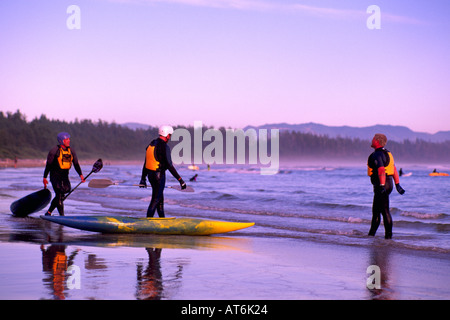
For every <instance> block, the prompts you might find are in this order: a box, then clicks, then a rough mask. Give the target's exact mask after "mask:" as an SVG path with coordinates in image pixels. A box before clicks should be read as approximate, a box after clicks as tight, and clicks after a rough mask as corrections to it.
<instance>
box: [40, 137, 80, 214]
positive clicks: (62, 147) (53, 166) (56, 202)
mask: <svg viewBox="0 0 450 320" xmlns="http://www.w3.org/2000/svg"><path fill="white" fill-rule="evenodd" d="M56 138H57V140H58V143H59V144H58V145H57V146H55V147H53V148H52V149H51V150H50V152H49V153H48V156H47V163H46V165H45V170H44V180H43V182H44V188H47V184H48V180H47V176H48V174H49V173H50V182H51V183H52V187H53V191H54V192H55V197H54V198H53V200H52V202H51V203H50V208H49V209H48V211H47V213H46V214H45V215H46V216H50V215H51V214H52V212H53V210H55V208H57V209H58V212H59V215H61V216H63V215H64V204H63V199H64V194H66V193H68V192H69V191H70V189H71V186H70V181H69V170H70V168H71V167H72V164H73V166H74V168H75V171H76V172H77V173H78V175H79V176H80V179H81V181H82V182H84V181H85V179H84V177H83V173H82V171H81V167H80V164H79V163H78V157H77V154H76V153H75V150H73V149H72V148H71V147H70V135H69V134H68V133H67V132H60V133H59V134H58V136H57V137H56Z"/></svg>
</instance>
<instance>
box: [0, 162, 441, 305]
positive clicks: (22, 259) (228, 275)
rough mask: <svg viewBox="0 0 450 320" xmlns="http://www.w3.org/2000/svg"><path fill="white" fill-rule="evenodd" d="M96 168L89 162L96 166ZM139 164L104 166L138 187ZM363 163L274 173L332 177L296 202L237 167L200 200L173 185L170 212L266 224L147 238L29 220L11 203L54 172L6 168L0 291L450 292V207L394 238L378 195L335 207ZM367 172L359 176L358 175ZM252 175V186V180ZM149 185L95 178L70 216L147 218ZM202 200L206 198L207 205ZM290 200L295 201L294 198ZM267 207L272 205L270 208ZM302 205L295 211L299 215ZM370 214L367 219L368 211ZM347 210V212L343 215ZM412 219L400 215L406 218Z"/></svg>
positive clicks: (250, 295)
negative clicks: (374, 221) (374, 220)
mask: <svg viewBox="0 0 450 320" xmlns="http://www.w3.org/2000/svg"><path fill="white" fill-rule="evenodd" d="M89 167H90V165H86V166H85V169H86V170H88V169H89ZM139 169H140V167H139V166H136V167H134V166H118V167H115V166H110V167H105V168H104V169H103V170H104V171H102V174H103V175H104V176H106V177H114V176H117V175H118V174H119V173H120V175H127V176H129V177H130V179H129V181H123V183H124V184H132V183H133V181H135V180H136V179H137V178H136V177H138V176H139ZM353 172H359V171H348V170H342V173H340V171H339V170H320V171H310V170H308V171H298V172H295V173H286V175H285V176H284V177H283V180H280V178H279V177H277V176H275V177H273V179H277V180H276V181H285V182H284V183H285V185H286V186H290V187H291V186H292V182H291V180H289V179H294V180H295V181H298V178H297V176H294V174H295V175H298V176H299V177H301V178H302V180H305V179H309V181H315V182H316V184H319V183H321V184H320V185H318V189H319V192H317V193H314V192H313V191H314V190H313V191H311V190H309V189H305V190H307V191H298V192H297V193H293V194H289V195H287V197H286V199H285V200H284V205H285V207H279V206H278V207H277V206H276V205H278V202H275V200H272V198H273V199H275V197H274V196H273V195H272V191H270V192H269V191H264V190H263V189H261V190H256V191H253V190H251V184H253V183H254V181H253V180H257V179H263V178H264V179H268V178H267V177H261V176H259V175H254V174H252V175H249V174H248V173H246V172H241V171H237V172H236V171H234V170H233V171H225V172H222V171H208V172H201V175H200V180H199V182H198V183H197V184H195V188H196V193H194V194H191V195H189V198H186V195H185V194H183V193H176V192H175V191H172V193H169V192H168V193H167V195H168V196H167V200H166V201H167V203H166V211H167V214H168V216H175V217H186V216H193V217H199V218H205V219H206V218H210V219H217V220H225V221H254V222H256V224H255V226H253V227H251V228H248V229H243V230H240V231H236V232H231V233H227V234H221V235H216V236H156V235H147V236H145V235H104V234H98V233H93V232H87V231H80V230H76V229H71V228H68V227H63V226H60V225H56V224H53V223H51V222H47V221H44V220H42V219H40V218H39V215H40V214H43V211H42V212H39V213H34V214H32V215H31V216H29V217H27V218H17V217H13V216H12V215H11V212H10V211H9V206H10V204H11V203H12V202H13V201H14V200H16V199H18V198H21V197H23V196H25V195H27V194H29V193H30V192H32V191H36V190H38V189H39V188H41V183H42V182H41V176H42V169H41V168H29V169H4V170H2V171H0V174H1V176H0V178H2V179H1V184H2V187H1V188H0V256H1V259H0V278H1V281H0V299H2V300H25V299H27V300H137V299H138V300H141V299H152V300H171V301H185V302H189V301H205V300H212V301H231V300H232V301H239V300H247V301H248V300H252V301H273V300H274V301H283V300H287V301H297V300H372V299H377V300H378V299H379V300H416V299H418V300H448V299H450V277H449V275H448V270H450V256H449V255H448V249H447V245H446V244H447V243H448V240H446V239H448V228H447V224H446V219H447V216H446V214H444V213H442V214H441V213H439V214H434V213H427V214H422V213H417V212H416V213H414V217H411V214H409V211H405V212H406V213H408V214H407V215H406V217H405V218H404V219H405V221H404V222H402V223H403V224H404V225H405V226H404V227H403V228H402V226H401V224H397V226H396V227H395V229H394V239H392V240H385V239H384V234H383V230H382V227H380V230H379V233H378V234H377V236H376V237H374V238H372V237H368V236H366V232H367V230H368V226H369V223H370V220H367V219H366V218H364V217H365V216H364V215H366V213H365V211H369V214H370V193H368V197H367V198H368V201H367V202H368V205H367V206H366V207H363V206H362V205H351V206H350V205H346V206H342V207H340V206H338V205H333V206H331V205H330V202H331V201H336V202H337V201H338V200H334V199H331V198H330V197H331V196H332V192H336V191H335V188H334V187H333V186H332V185H331V184H330V183H329V182H327V181H335V180H342V179H343V178H340V177H341V176H342V177H348V176H351V175H352V173H353ZM182 173H183V174H184V175H187V173H186V172H183V171H182ZM419 173H420V172H417V175H419ZM415 174H416V173H415ZM208 175H209V176H208ZM30 177H31V178H30ZM96 177H101V175H100V174H99V175H98V176H96ZM242 177H244V178H245V179H243V178H242ZM248 177H251V179H253V180H249V178H248ZM316 177H320V179H318V178H316ZM325 179H329V180H325ZM421 179H427V177H426V176H425V175H424V178H421ZM209 180H211V181H213V183H212V182H211V183H210V182H209ZM322 180H323V181H324V182H321V181H322ZM355 181H356V183H359V182H358V180H355V179H354V178H352V182H353V183H355ZM410 181H411V183H410V185H408V183H405V185H406V187H409V188H408V191H409V192H413V191H412V190H413V187H414V185H413V184H412V182H413V180H410ZM442 181H443V183H444V182H445V181H444V180H442ZM242 183H248V184H249V186H244V187H243V188H240V184H242ZM360 183H361V185H362V186H364V184H365V183H367V181H366V180H362V179H361V182H360ZM261 185H262V184H261ZM328 185H330V192H329V193H328V194H326V198H325V197H324V200H323V204H322V203H320V205H319V206H318V205H315V203H316V202H317V201H319V200H318V199H320V198H319V196H320V195H321V194H324V193H326V192H324V188H325V187H326V186H328ZM202 188H204V190H203V189H202ZM291 188H292V187H291ZM298 188H301V186H300V187H298ZM211 189H213V191H211ZM218 190H221V192H223V193H219V191H218ZM248 190H250V192H251V193H250V194H249V191H248ZM294 190H295V189H294ZM441 190H442V188H441ZM369 191H370V190H369ZM149 192H150V191H149V190H141V189H130V188H127V187H123V188H121V187H120V186H118V187H110V188H108V189H89V188H88V187H87V186H86V185H83V186H81V187H80V188H79V189H77V191H76V192H74V193H73V194H72V195H71V197H70V198H68V199H67V200H66V201H65V207H66V214H67V215H75V214H77V215H93V214H100V215H134V216H143V215H144V214H145V210H146V207H147V206H148V199H149ZM309 194H311V196H312V197H313V199H314V201H315V202H314V203H313V204H314V206H312V207H311V208H312V209H309V210H315V211H314V212H313V211H311V212H313V213H314V215H313V214H312V213H307V212H304V211H305V210H307V209H308V206H307V204H308V203H307V202H305V203H304V204H303V205H302V206H299V205H298V203H299V201H300V200H302V199H306V200H307V198H308V197H309ZM433 194H434V193H433ZM196 197H198V199H199V200H198V201H199V203H200V204H201V205H200V204H199V205H196V202H195V201H197V200H196V199H197V198H196ZM258 197H262V199H263V200H261V199H258ZM336 197H342V196H341V195H340V194H337V196H336ZM351 197H352V198H355V197H356V195H354V194H353V195H351ZM352 198H349V199H352ZM365 198H366V196H365V195H364V197H360V198H357V199H356V200H355V202H356V201H359V202H361V203H362V202H363V201H365V200H364V199H365ZM247 199H250V200H247ZM290 199H292V201H293V202H292V204H289V203H288V201H290ZM339 199H341V198H339ZM394 199H395V201H396V202H397V203H398V202H399V201H400V200H398V198H394ZM402 199H404V198H402ZM406 199H407V198H406ZM245 201H251V202H249V203H248V204H247V203H246V202H245ZM265 201H266V202H265ZM349 202H350V203H351V200H349ZM393 202H394V201H393ZM409 202H411V200H409ZM236 204H237V205H239V207H237V205H236ZM406 204H407V203H406V202H405V204H402V205H401V206H402V207H403V206H406ZM213 205H214V206H213ZM288 205H289V206H291V207H292V208H294V209H291V207H288ZM222 206H224V207H226V208H224V207H222ZM234 206H236V208H234ZM245 206H248V207H250V208H249V209H246V207H245ZM264 206H266V207H267V208H268V209H266V210H267V211H263V208H264ZM399 206H400V205H399ZM255 208H256V209H255ZM270 208H276V209H277V210H275V209H273V210H274V211H271V210H272V209H270ZM280 209H282V211H280ZM327 210H328V211H327ZM433 210H434V209H433ZM440 210H442V211H443V212H446V211H445V210H446V209H440ZM291 211H293V212H294V213H292V214H291V215H289V212H291ZM361 211H362V214H361V217H359V216H357V214H359V212H361ZM442 211H441V212H442ZM278 212H280V213H282V215H278V214H277V213H278ZM394 212H396V211H394ZM432 212H434V211H432ZM438 212H439V211H438ZM294 214H295V215H294ZM338 214H341V215H345V216H343V218H339V219H338V218H337V215H338ZM327 215H328V216H327ZM416 216H419V218H420V219H422V220H424V222H422V223H420V221H421V220H418V221H412V222H409V220H411V219H418V218H417V217H416ZM401 218H402V216H400V215H399V214H398V213H397V214H396V215H395V216H394V221H396V222H398V221H399V220H400V219H401ZM417 226H419V227H420V228H418V227H417ZM326 228H328V229H326ZM430 230H431V231H430ZM419 235H420V237H419ZM374 266H375V267H376V268H377V270H378V271H379V272H378V273H376V274H371V273H368V268H369V271H371V270H374ZM371 272H372V271H371ZM378 275H379V277H378ZM369 278H370V283H369V284H372V285H377V287H378V286H379V287H378V288H374V289H369V288H368V279H369Z"/></svg>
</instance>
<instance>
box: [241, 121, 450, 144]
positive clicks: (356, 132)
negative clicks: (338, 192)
mask: <svg viewBox="0 0 450 320" xmlns="http://www.w3.org/2000/svg"><path fill="white" fill-rule="evenodd" d="M248 128H254V129H279V130H280V131H284V130H287V131H295V132H302V133H311V134H314V135H323V136H328V137H329V138H336V137H342V138H359V139H362V140H370V139H371V138H372V137H373V135H374V134H375V133H384V134H385V135H386V136H387V138H388V140H392V141H397V142H403V141H404V140H410V141H415V140H416V139H421V140H424V141H430V142H443V141H447V140H450V131H439V132H437V133H435V134H430V133H425V132H414V131H412V130H411V129H409V128H407V127H403V126H391V125H375V126H370V127H349V126H340V127H333V126H325V125H323V124H318V123H313V122H310V123H304V124H287V123H275V124H265V125H262V126H258V127H254V126H247V127H245V128H244V130H247V129H248Z"/></svg>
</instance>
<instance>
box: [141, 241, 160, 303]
mask: <svg viewBox="0 0 450 320" xmlns="http://www.w3.org/2000/svg"><path fill="white" fill-rule="evenodd" d="M145 250H146V251H147V253H148V259H149V261H148V265H147V268H145V270H144V268H143V266H142V265H141V264H138V265H137V286H136V287H137V288H136V289H137V291H136V298H137V299H138V300H161V297H162V291H163V286H162V273H161V265H160V258H161V251H162V249H160V248H146V249H145Z"/></svg>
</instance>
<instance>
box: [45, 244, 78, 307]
mask: <svg viewBox="0 0 450 320" xmlns="http://www.w3.org/2000/svg"><path fill="white" fill-rule="evenodd" d="M41 252H42V271H44V273H45V274H48V275H49V277H47V278H44V279H43V281H44V284H46V285H47V286H48V287H49V288H50V289H51V291H52V294H53V298H54V299H57V300H64V299H65V298H66V296H65V294H64V289H65V287H64V285H65V283H66V271H67V267H68V266H69V265H71V264H72V262H73V259H74V258H75V256H76V255H77V253H78V250H76V251H74V252H73V253H72V254H71V255H70V257H69V258H67V255H66V246H65V245H55V244H53V245H51V246H50V247H48V248H47V249H45V247H44V245H41Z"/></svg>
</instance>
